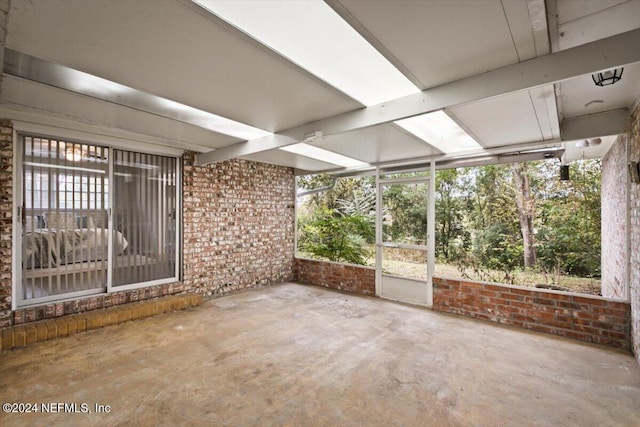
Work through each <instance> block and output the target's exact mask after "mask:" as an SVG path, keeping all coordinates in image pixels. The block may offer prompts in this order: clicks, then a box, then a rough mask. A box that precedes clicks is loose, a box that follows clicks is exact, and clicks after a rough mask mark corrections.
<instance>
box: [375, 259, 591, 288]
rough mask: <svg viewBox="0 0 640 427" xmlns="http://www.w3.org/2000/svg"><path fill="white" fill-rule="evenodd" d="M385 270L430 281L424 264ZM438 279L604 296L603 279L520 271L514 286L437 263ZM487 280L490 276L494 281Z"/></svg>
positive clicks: (397, 264)
mask: <svg viewBox="0 0 640 427" xmlns="http://www.w3.org/2000/svg"><path fill="white" fill-rule="evenodd" d="M373 264H375V261H373V262H371V263H370V265H371V266H373ZM384 270H385V272H388V273H389V274H396V275H401V276H405V277H413V278H417V279H426V267H425V266H424V264H421V263H416V262H411V261H402V260H385V264H384ZM435 275H436V276H443V277H451V278H465V279H471V280H482V281H487V282H495V283H503V284H511V285H517V286H528V287H548V288H550V289H555V290H562V291H568V292H578V293H584V294H590V295H600V279H594V278H588V277H577V276H568V275H555V274H554V275H550V274H542V273H539V272H536V271H516V272H514V273H513V274H512V276H513V277H512V283H509V282H508V281H507V280H504V276H505V274H504V272H501V271H497V270H489V271H487V272H486V274H485V275H480V274H474V272H472V271H465V273H464V274H462V273H461V272H460V271H459V270H458V268H457V267H456V266H455V265H451V264H444V263H436V268H435ZM487 276H490V278H488V277H487Z"/></svg>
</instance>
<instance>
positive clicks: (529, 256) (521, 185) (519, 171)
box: [511, 163, 536, 268]
mask: <svg viewBox="0 0 640 427" xmlns="http://www.w3.org/2000/svg"><path fill="white" fill-rule="evenodd" d="M511 170H512V172H513V181H514V183H515V187H516V208H517V210H518V219H519V220H520V231H521V232H522V240H523V243H524V266H525V268H527V267H533V266H535V264H536V248H535V241H534V234H533V220H534V218H535V203H534V202H535V200H534V197H533V194H532V193H531V183H530V181H529V173H528V171H527V164H526V163H514V164H513V165H512V166H511Z"/></svg>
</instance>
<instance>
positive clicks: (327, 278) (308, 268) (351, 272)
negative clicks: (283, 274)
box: [295, 258, 376, 295]
mask: <svg viewBox="0 0 640 427" xmlns="http://www.w3.org/2000/svg"><path fill="white" fill-rule="evenodd" d="M295 280H296V281H298V282H301V283H307V284H310V285H318V286H324V287H325V288H331V289H339V290H341V291H347V292H353V293H356V294H362V295H375V294H376V270H375V268H371V267H363V266H360V265H351V264H341V263H337V262H327V261H317V260H312V259H305V258H296V260H295Z"/></svg>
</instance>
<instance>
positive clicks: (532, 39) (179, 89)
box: [0, 0, 640, 172]
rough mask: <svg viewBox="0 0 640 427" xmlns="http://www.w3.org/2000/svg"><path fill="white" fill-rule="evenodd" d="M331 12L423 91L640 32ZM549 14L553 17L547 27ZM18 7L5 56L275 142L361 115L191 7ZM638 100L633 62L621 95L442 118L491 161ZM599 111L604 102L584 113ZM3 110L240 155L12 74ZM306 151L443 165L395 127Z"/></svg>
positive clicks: (605, 9) (615, 8) (518, 16)
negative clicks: (56, 67)
mask: <svg viewBox="0 0 640 427" xmlns="http://www.w3.org/2000/svg"><path fill="white" fill-rule="evenodd" d="M327 3H328V4H329V5H330V6H331V7H332V8H333V9H334V10H335V11H337V12H338V13H339V14H340V16H342V17H343V18H344V19H345V20H346V21H347V23H349V24H350V25H352V26H353V27H354V28H355V29H356V30H357V31H359V32H360V34H362V36H363V37H364V38H365V39H367V40H368V41H369V42H370V43H371V44H372V45H373V46H374V47H375V48H377V49H378V50H379V51H380V52H381V53H382V54H383V55H384V56H385V57H386V58H387V59H388V60H390V62H391V63H392V64H394V65H395V66H396V67H397V68H398V69H399V70H400V71H402V72H403V73H404V74H405V75H406V76H407V77H408V78H409V79H410V80H411V81H412V82H413V83H414V84H415V85H416V86H418V87H419V88H420V89H421V90H423V89H430V88H434V87H438V86H440V85H444V84H448V83H451V82H454V81H457V80H460V79H463V78H466V77H470V76H476V75H479V74H481V73H486V72H490V71H492V70H496V69H499V68H501V67H505V66H508V65H511V64H516V63H518V62H523V61H526V60H529V59H532V58H535V57H539V56H542V55H547V54H549V53H550V52H552V51H560V50H565V49H569V48H572V47H574V46H578V45H581V44H584V43H588V42H591V41H594V40H598V39H600V38H603V37H608V36H611V35H614V34H618V33H622V32H625V31H629V30H632V29H635V28H639V27H640V0H627V1H623V0H554V1H549V0H547V2H546V3H545V1H544V0H450V1H406V2H398V1H392V0H379V1H375V2H371V1H369V2H364V1H358V0H327ZM545 5H546V6H547V7H553V9H554V10H555V14H556V15H557V16H555V17H554V16H552V19H551V20H549V21H548V20H547V18H546V13H547V10H546V9H545ZM10 7H11V9H10V11H9V15H8V27H7V36H6V46H7V47H8V48H10V49H13V50H15V51H18V52H21V53H23V54H27V55H31V56H34V57H37V58H41V59H44V60H46V61H50V62H52V63H55V64H61V65H64V66H66V67H70V68H73V69H77V70H80V71H84V72H87V73H90V74H93V75H95V76H99V77H102V78H105V79H108V80H110V81H113V82H117V83H119V84H122V85H125V86H129V87H131V88H134V89H137V90H140V91H143V92H146V93H149V94H153V95H158V96H160V97H164V98H167V99H170V100H173V101H177V102H179V103H182V104H185V105H188V106H191V107H194V108H198V109H201V110H204V111H207V112H210V113H213V114H217V115H220V116H223V117H227V118H229V119H232V120H236V121H240V122H243V123H246V124H248V125H251V126H254V127H257V128H260V129H264V130H267V131H270V132H278V133H279V132H283V131H286V130H288V129H290V128H294V127H297V126H301V125H305V124H308V123H312V122H315V121H317V120H322V119H326V118H330V117H337V120H339V119H340V117H341V115H344V114H345V113H347V112H352V111H357V110H359V109H361V108H363V106H362V104H360V103H359V102H357V101H355V100H353V99H351V98H349V97H348V96H347V95H345V94H344V93H342V92H340V91H339V90H337V89H335V88H333V87H331V86H329V85H328V84H327V83H325V82H323V81H321V80H320V79H319V78H317V77H315V76H313V75H312V74H311V73H310V72H308V71H305V70H302V69H301V68H299V67H298V66H296V65H294V64H293V63H292V62H290V61H289V60H288V59H287V58H284V57H281V56H280V55H278V54H277V53H275V52H273V51H271V50H270V49H269V48H267V47H265V46H263V45H261V44H260V43H259V42H257V41H256V40H253V39H251V38H249V37H248V36H247V35H246V34H244V33H243V32H242V31H240V30H238V29H237V28H234V27H232V26H231V25H229V24H227V23H225V22H224V21H222V20H220V19H219V18H217V17H215V16H213V15H212V14H210V13H208V12H206V11H205V10H204V9H202V8H200V7H199V6H197V5H195V4H193V3H192V2H191V1H189V0H136V1H123V2H114V1H111V0H93V1H90V2H87V1H86V0H47V1H37V2H33V1H31V0H12V1H11V3H10ZM552 15H553V14H552ZM549 34H551V37H550V36H549ZM359 72H361V73H366V72H367V70H366V69H365V70H360V71H359ZM638 94H640V64H633V65H629V66H626V67H625V71H624V75H623V79H622V80H621V81H620V82H619V83H617V84H616V85H614V86H609V87H605V88H600V87H596V86H595V85H593V82H592V81H591V77H590V75H586V76H581V77H577V78H574V79H571V80H567V81H564V82H562V83H560V84H556V85H555V86H554V85H546V86H542V87H537V88H531V89H527V90H521V91H518V92H513V93H509V94H506V95H503V96H499V97H493V98H488V99H483V100H481V101H476V102H472V103H468V104H463V105H454V106H452V107H451V108H448V109H447V113H448V114H449V115H450V116H451V117H452V118H454V120H456V122H458V124H460V125H461V127H462V128H464V129H465V130H466V131H467V132H468V133H469V134H470V135H471V136H472V137H474V138H475V139H476V141H477V142H478V143H479V144H480V145H481V146H482V147H484V148H486V149H496V148H505V147H509V146H511V145H513V146H518V147H522V146H523V144H531V146H532V147H533V146H535V144H539V143H550V142H554V141H557V142H560V141H561V139H562V135H561V131H560V129H561V126H560V125H561V122H562V120H563V118H565V117H566V118H569V117H578V116H583V115H586V114H592V113H598V112H602V111H608V110H610V109H614V108H620V107H625V108H629V107H630V106H631V105H632V104H633V103H634V101H635V100H636V99H637V97H638ZM592 100H602V101H603V102H601V103H600V102H596V103H591V104H590V105H589V106H585V104H588V103H589V102H590V101H592ZM0 103H1V104H2V105H0V108H2V109H4V111H3V112H4V113H5V114H7V111H9V112H10V111H14V110H15V111H29V112H31V113H34V114H39V115H41V116H42V117H58V118H64V119H66V120H70V121H76V122H78V123H90V124H94V125H97V126H103V127H106V128H117V129H123V130H126V131H130V132H135V133H139V134H141V135H146V136H151V137H154V138H157V139H158V141H160V142H161V143H164V144H167V143H168V142H167V141H172V142H173V143H174V144H175V146H176V147H179V148H182V149H188V150H194V151H197V152H202V153H204V152H208V151H211V150H213V149H221V148H224V147H233V146H236V145H235V144H243V142H242V141H240V140H238V139H237V138H234V137H231V136H228V135H223V134H220V133H216V132H213V131H210V130H207V129H203V128H201V127H198V126H195V125H193V124H187V123H183V122H181V121H177V120H174V119H171V118H168V117H163V116H162V115H158V114H154V113H153V112H150V111H140V110H136V109H132V108H130V107H126V106H123V105H118V104H117V102H116V103H114V102H106V101H104V100H100V99H96V98H94V97H89V96H87V95H83V94H79V93H72V92H70V91H68V90H63V89H58V88H54V87H52V86H47V85H44V84H41V83H36V82H33V81H29V80H26V79H24V78H20V77H16V76H9V75H5V76H4V78H3V82H2V92H1V94H0ZM346 117H347V116H345V121H346V120H347V118H346ZM318 130H322V129H318ZM594 136H596V135H594ZM310 143H311V144H313V145H315V146H317V147H321V148H323V149H326V150H330V151H334V152H336V153H340V154H342V155H345V156H348V157H352V158H354V159H357V160H360V161H363V162H366V163H369V164H371V165H376V164H388V163H390V162H402V161H405V162H407V163H412V162H415V161H416V159H426V158H429V157H438V156H441V155H442V153H441V152H440V151H439V150H437V149H435V148H434V147H432V146H430V145H429V144H428V143H427V142H425V141H422V140H420V139H418V138H416V137H414V136H413V135H410V134H408V133H407V132H405V131H403V130H402V129H400V128H399V127H397V126H395V125H393V124H383V125H378V126H373V127H368V128H363V129H359V130H354V131H350V132H342V133H338V134H333V135H325V136H324V137H322V138H320V139H316V140H314V141H310ZM237 146H240V145H237ZM242 157H243V158H247V159H251V160H256V161H262V162H268V163H274V164H280V165H285V166H290V167H294V168H297V169H299V170H306V171H314V172H319V171H328V170H335V169H338V167H337V166H336V165H333V164H329V163H326V162H321V161H318V160H316V159H310V158H308V157H305V156H300V155H296V154H292V153H287V152H284V151H283V150H278V149H272V150H269V151H262V152H256V153H253V154H248V155H243V156H242ZM449 157H450V156H449Z"/></svg>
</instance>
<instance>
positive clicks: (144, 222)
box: [113, 150, 177, 286]
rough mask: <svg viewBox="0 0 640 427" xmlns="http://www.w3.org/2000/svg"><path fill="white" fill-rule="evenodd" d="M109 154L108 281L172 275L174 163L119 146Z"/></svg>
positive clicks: (116, 283)
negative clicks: (111, 249)
mask: <svg viewBox="0 0 640 427" xmlns="http://www.w3.org/2000/svg"><path fill="white" fill-rule="evenodd" d="M114 157H115V162H114V185H113V187H114V196H113V211H114V224H115V227H114V233H113V240H114V242H115V244H114V251H115V252H114V254H113V255H114V257H113V260H114V262H113V285H114V286H122V285H128V284H131V283H139V282H148V281H152V280H159V279H165V278H168V277H174V276H175V270H176V253H175V251H176V241H177V235H176V212H177V210H176V195H177V188H176V185H177V161H176V159H175V158H172V157H163V156H156V155H151V154H141V153H134V152H131V151H121V150H114ZM122 236H127V242H128V246H127V250H126V252H125V251H119V248H120V246H119V245H118V242H120V239H121V238H122Z"/></svg>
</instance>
